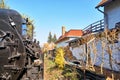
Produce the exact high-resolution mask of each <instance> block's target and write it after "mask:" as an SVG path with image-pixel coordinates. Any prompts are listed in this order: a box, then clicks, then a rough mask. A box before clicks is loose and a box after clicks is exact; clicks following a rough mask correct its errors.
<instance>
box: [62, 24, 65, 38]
mask: <svg viewBox="0 0 120 80" xmlns="http://www.w3.org/2000/svg"><path fill="white" fill-rule="evenodd" d="M64 34H65V27H64V26H62V36H63V35H64Z"/></svg>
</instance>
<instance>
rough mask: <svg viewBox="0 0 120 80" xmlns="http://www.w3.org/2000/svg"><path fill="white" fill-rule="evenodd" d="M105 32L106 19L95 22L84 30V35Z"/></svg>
mask: <svg viewBox="0 0 120 80" xmlns="http://www.w3.org/2000/svg"><path fill="white" fill-rule="evenodd" d="M103 30H104V19H102V20H99V21H97V22H94V23H92V24H90V25H89V26H87V27H86V28H84V29H83V31H84V34H89V33H94V32H100V31H103Z"/></svg>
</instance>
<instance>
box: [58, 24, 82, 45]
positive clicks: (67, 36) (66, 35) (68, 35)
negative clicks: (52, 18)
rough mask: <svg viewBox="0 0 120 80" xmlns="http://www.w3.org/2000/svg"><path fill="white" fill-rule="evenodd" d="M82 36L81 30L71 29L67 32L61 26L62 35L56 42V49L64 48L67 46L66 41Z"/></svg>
mask: <svg viewBox="0 0 120 80" xmlns="http://www.w3.org/2000/svg"><path fill="white" fill-rule="evenodd" d="M82 35H83V31H82V30H77V29H71V30H69V31H66V30H65V27H64V26H62V35H61V36H60V37H59V39H58V40H57V41H56V44H57V47H65V46H67V45H68V43H67V42H68V41H69V40H72V39H75V38H79V37H81V36H82Z"/></svg>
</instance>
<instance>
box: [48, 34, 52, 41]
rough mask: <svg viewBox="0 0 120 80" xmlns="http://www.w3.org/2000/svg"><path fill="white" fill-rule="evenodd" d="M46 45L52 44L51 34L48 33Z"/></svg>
mask: <svg viewBox="0 0 120 80" xmlns="http://www.w3.org/2000/svg"><path fill="white" fill-rule="evenodd" d="M47 42H48V43H51V42H52V34H51V32H49V36H48V41H47Z"/></svg>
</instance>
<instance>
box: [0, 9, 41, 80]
mask: <svg viewBox="0 0 120 80" xmlns="http://www.w3.org/2000/svg"><path fill="white" fill-rule="evenodd" d="M26 23H27V22H26V21H25V20H24V19H23V18H22V17H21V15H20V14H19V13H18V12H17V11H15V10H11V9H0V80H32V79H34V80H40V78H41V77H42V76H40V74H41V70H42V66H41V64H42V61H43V60H42V59H41V58H40V57H41V49H40V46H39V42H37V41H36V40H35V41H32V40H31V39H29V38H28V37H27V38H26V37H23V35H22V31H23V30H22V26H23V25H26Z"/></svg>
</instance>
